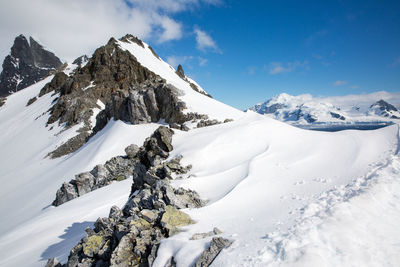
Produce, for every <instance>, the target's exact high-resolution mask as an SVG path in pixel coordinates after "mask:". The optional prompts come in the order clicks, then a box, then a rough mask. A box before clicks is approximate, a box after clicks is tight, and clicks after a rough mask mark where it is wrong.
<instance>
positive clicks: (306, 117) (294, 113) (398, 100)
mask: <svg viewBox="0 0 400 267" xmlns="http://www.w3.org/2000/svg"><path fill="white" fill-rule="evenodd" d="M383 99H386V101H385V100H383ZM388 101H390V102H391V103H389V102H388ZM395 105H398V106H400V94H393V93H388V92H384V91H382V92H375V93H372V94H362V95H348V96H341V97H325V98H322V97H313V96H312V95H310V94H304V95H298V96H292V95H289V94H286V93H282V94H279V95H277V96H275V97H272V98H271V99H270V100H268V101H266V102H264V103H260V104H257V105H255V106H253V107H251V108H250V110H253V111H255V112H258V113H260V114H265V115H267V116H270V117H273V118H275V119H278V120H281V121H285V122H289V123H295V124H298V123H300V124H301V123H314V122H318V123H327V122H329V123H331V122H337V123H339V122H344V121H346V122H355V121H359V122H362V121H387V120H390V119H398V118H400V114H399V113H400V112H399V111H398V108H396V107H395Z"/></svg>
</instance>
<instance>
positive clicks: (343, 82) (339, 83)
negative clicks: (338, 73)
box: [333, 80, 347, 86]
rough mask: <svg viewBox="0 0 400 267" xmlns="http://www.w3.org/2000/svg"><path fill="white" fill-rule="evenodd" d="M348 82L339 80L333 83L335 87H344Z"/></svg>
mask: <svg viewBox="0 0 400 267" xmlns="http://www.w3.org/2000/svg"><path fill="white" fill-rule="evenodd" d="M346 84H347V81H341V80H337V81H336V82H334V83H333V85H334V86H342V85H346Z"/></svg>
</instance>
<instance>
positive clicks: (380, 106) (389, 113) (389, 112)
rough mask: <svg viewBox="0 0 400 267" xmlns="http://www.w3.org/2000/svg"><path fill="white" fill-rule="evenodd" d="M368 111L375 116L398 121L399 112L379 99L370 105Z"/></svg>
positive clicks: (399, 117)
mask: <svg viewBox="0 0 400 267" xmlns="http://www.w3.org/2000/svg"><path fill="white" fill-rule="evenodd" d="M370 109H371V110H372V111H373V112H374V113H375V114H377V115H381V116H384V117H389V118H392V119H400V111H399V110H398V109H397V108H396V107H395V106H393V105H392V104H390V103H388V102H386V101H385V100H383V99H381V100H379V101H377V102H376V103H375V104H373V105H371V107H370Z"/></svg>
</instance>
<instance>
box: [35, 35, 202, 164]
mask: <svg viewBox="0 0 400 267" xmlns="http://www.w3.org/2000/svg"><path fill="white" fill-rule="evenodd" d="M119 41H120V42H135V43H137V44H138V45H141V46H143V43H142V41H140V40H139V39H137V38H136V37H134V36H132V35H126V36H124V37H123V38H121V39H120V40H119ZM85 61H87V62H86V63H85V64H82V62H85ZM76 64H77V65H78V67H77V68H76V69H75V70H74V71H73V72H72V73H71V74H70V75H69V76H68V75H66V74H65V73H64V72H58V73H56V74H55V76H54V78H53V80H52V81H51V82H50V83H48V84H46V85H45V86H44V87H43V89H42V90H41V92H40V94H39V97H40V96H43V95H45V94H48V93H51V94H59V97H58V98H57V100H56V102H55V103H54V105H53V106H52V107H51V108H50V117H49V119H48V122H47V123H48V125H51V124H53V123H58V124H64V123H65V126H66V127H67V128H68V127H71V126H74V125H77V124H80V123H82V125H83V126H82V128H81V129H80V130H79V134H78V135H76V136H75V137H73V138H71V139H70V140H68V141H67V142H65V143H64V144H63V145H61V146H59V147H58V148H57V149H56V150H55V151H53V152H52V153H50V154H49V156H51V157H53V158H56V157H60V156H63V155H66V154H69V153H71V152H74V151H76V150H77V149H79V148H80V147H81V146H82V145H83V144H84V143H86V142H87V140H88V139H89V138H90V137H91V136H93V135H94V134H96V133H97V132H98V131H100V130H102V129H103V128H104V127H105V125H106V124H107V122H108V121H109V120H110V119H111V118H113V119H115V120H122V121H124V122H128V123H131V124H144V123H150V122H158V121H160V120H165V121H166V122H168V123H169V124H173V125H174V128H179V129H184V128H185V127H184V126H183V123H184V122H186V121H188V120H192V119H193V115H192V114H184V113H183V112H182V111H183V109H185V108H186V104H185V103H184V102H182V101H181V100H179V98H178V96H179V94H180V92H179V90H178V89H177V88H175V87H174V86H172V85H171V84H168V83H166V81H165V79H163V78H161V77H160V76H158V75H157V74H155V73H153V72H152V71H150V70H149V69H147V68H146V67H144V66H142V65H141V64H140V63H139V62H138V60H137V59H136V57H135V56H134V55H132V54H131V53H130V52H128V51H126V50H123V49H121V47H120V46H119V44H118V41H117V40H116V39H114V38H111V39H110V40H109V42H108V43H107V44H106V45H104V46H102V47H100V48H98V49H97V50H96V51H95V52H94V54H93V56H92V57H91V58H90V59H88V58H87V57H84V58H80V59H79V60H78V59H77V61H76ZM99 103H103V104H104V105H105V108H104V109H102V110H101V112H100V113H99V114H98V115H97V116H96V118H95V121H96V123H95V124H94V125H92V122H91V117H92V116H93V115H94V113H93V110H94V109H96V108H99ZM203 117H204V116H203Z"/></svg>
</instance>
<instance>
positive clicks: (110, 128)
mask: <svg viewBox="0 0 400 267" xmlns="http://www.w3.org/2000/svg"><path fill="white" fill-rule="evenodd" d="M51 78H52V77H49V78H47V79H45V80H43V81H41V82H39V83H37V84H35V85H32V86H30V87H28V88H26V89H24V90H22V91H19V92H17V93H15V94H13V95H11V96H9V97H8V99H7V102H6V104H5V105H4V106H3V107H1V108H0V129H1V131H0V147H1V153H0V181H1V184H2V186H1V188H0V196H1V202H0V213H1V214H3V216H2V217H3V218H2V219H1V220H0V238H1V237H2V236H4V235H5V234H7V233H9V232H10V231H11V230H12V229H15V227H17V226H19V225H20V224H21V223H26V221H28V220H31V219H33V218H36V217H37V216H40V215H41V214H42V213H43V209H44V208H46V207H47V206H48V205H50V204H51V202H52V201H53V200H54V198H55V192H56V191H57V189H58V188H59V187H60V185H61V184H62V183H63V182H65V181H69V180H71V179H72V178H73V177H74V175H75V174H78V173H80V172H82V171H88V170H90V169H92V168H93V167H94V166H95V165H96V164H99V163H104V162H105V161H107V160H108V159H110V158H111V157H113V156H117V155H123V154H124V153H125V152H124V148H125V147H126V146H128V145H129V144H132V143H135V144H138V145H142V143H143V141H144V139H145V138H146V137H148V136H149V135H150V134H151V133H152V132H153V131H154V130H155V129H156V128H157V127H158V126H159V124H155V123H153V124H145V125H128V124H125V123H123V122H121V121H111V122H110V123H109V124H108V125H107V126H106V128H105V129H103V130H102V131H101V132H99V133H98V134H97V135H96V136H95V137H94V138H92V139H91V140H90V141H89V142H88V143H87V144H86V145H84V146H83V147H82V148H81V149H79V150H78V151H77V152H75V153H73V154H71V155H68V156H64V157H62V158H59V159H49V158H47V157H46V155H47V154H48V153H49V152H51V151H53V150H54V149H55V148H56V147H57V146H58V145H60V144H62V142H65V141H66V140H68V139H69V138H71V137H73V136H74V135H76V130H77V129H78V128H79V125H78V126H75V127H73V128H71V129H69V130H64V128H63V127H62V126H57V125H56V124H55V125H54V126H53V128H52V129H51V127H45V125H46V122H47V120H48V116H49V115H48V113H46V111H47V110H48V109H49V107H50V105H51V103H52V101H53V100H54V98H55V97H57V96H50V94H46V95H44V96H43V97H41V98H39V99H38V100H37V101H36V102H34V103H33V104H32V105H30V106H28V107H26V103H27V101H28V100H29V99H30V98H31V97H33V96H36V95H37V94H38V93H39V91H40V89H41V88H42V87H43V85H44V84H45V83H47V82H49V81H50V80H51ZM128 191H129V190H128ZM98 215H100V214H98ZM103 215H105V214H104V213H101V216H103ZM67 226H68V225H62V226H61V227H64V228H65V227H67ZM64 228H61V229H64ZM0 244H1V243H0ZM0 258H2V257H0Z"/></svg>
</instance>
